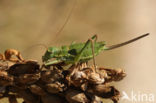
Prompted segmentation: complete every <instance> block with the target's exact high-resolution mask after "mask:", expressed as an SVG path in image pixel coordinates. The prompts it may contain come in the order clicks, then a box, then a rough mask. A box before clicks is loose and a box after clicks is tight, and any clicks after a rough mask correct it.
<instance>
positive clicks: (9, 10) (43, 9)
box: [0, 0, 156, 103]
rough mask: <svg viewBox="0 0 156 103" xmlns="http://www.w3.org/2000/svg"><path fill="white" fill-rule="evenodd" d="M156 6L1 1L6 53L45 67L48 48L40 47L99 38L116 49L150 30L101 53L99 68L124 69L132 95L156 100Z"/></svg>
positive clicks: (113, 1)
mask: <svg viewBox="0 0 156 103" xmlns="http://www.w3.org/2000/svg"><path fill="white" fill-rule="evenodd" d="M155 4H156V1H155V0H98V1H97V0H77V1H76V0H44V1H43V0H0V52H1V53H2V52H4V51H5V49H8V48H14V49H17V50H19V51H20V52H21V53H22V55H23V57H24V58H25V59H35V60H38V61H39V62H40V63H41V57H42V55H43V54H44V52H45V50H46V48H45V47H43V46H39V45H38V44H44V45H46V46H47V47H48V46H61V45H65V44H66V45H70V44H71V42H73V41H76V42H85V41H86V40H87V39H88V38H90V37H91V36H92V35H94V34H97V35H98V40H99V41H106V43H107V44H108V45H111V44H116V43H120V42H123V41H126V40H129V39H132V38H134V37H137V36H139V35H142V34H145V33H148V32H149V33H150V34H151V35H150V36H148V37H146V38H143V39H141V40H139V41H136V42H135V43H132V44H129V45H127V46H124V47H121V48H118V49H115V50H111V51H105V52H103V53H101V54H100V55H99V56H97V57H96V64H97V65H99V66H104V67H108V68H123V69H124V70H125V71H126V73H127V77H126V78H125V79H124V80H123V81H121V82H119V83H116V84H115V85H116V86H117V88H118V89H119V90H121V91H125V92H126V93H127V94H128V95H129V96H131V92H132V91H134V93H136V94H138V95H139V94H142V93H143V94H145V93H147V94H154V95H155V96H156V89H155V86H156V81H155V78H156V75H155V73H156V63H155V61H156V54H155V53H156V46H155V44H156V40H155V39H156V35H155V34H156V29H155V27H156V19H155V18H156V12H155V10H156V5H155ZM71 11H72V13H71ZM67 18H68V20H67ZM66 20H67V22H66ZM65 22H66V23H65ZM64 24H65V26H64V28H63V30H61V28H62V26H63V25H64ZM60 30H61V32H59V31H60ZM58 32H59V33H58ZM91 63H92V62H91ZM155 101H156V97H155ZM147 102H148V101H141V102H139V101H138V102H136V103H147ZM0 103H7V102H6V100H0ZM120 103H132V101H128V100H120ZM148 103H150V102H148ZM152 103H154V102H152Z"/></svg>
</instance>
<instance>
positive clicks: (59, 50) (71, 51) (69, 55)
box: [42, 33, 149, 66]
mask: <svg viewBox="0 0 156 103" xmlns="http://www.w3.org/2000/svg"><path fill="white" fill-rule="evenodd" d="M147 35H149V33H147V34H144V35H141V36H139V37H136V38H134V39H131V40H128V41H126V42H123V43H119V44H116V45H112V46H106V43H105V41H100V42H97V41H96V40H97V35H94V36H93V37H92V38H91V39H88V41H87V42H86V43H73V44H71V45H69V46H67V45H64V46H61V47H49V48H48V50H47V51H46V52H45V54H44V56H43V57H42V60H43V62H44V65H45V66H49V65H54V64H58V63H64V64H77V63H83V62H87V61H89V60H90V59H94V55H95V56H97V55H98V54H99V53H100V52H102V51H104V50H112V49H115V48H118V47H121V46H124V45H127V44H129V43H132V42H134V41H136V40H138V39H141V38H143V37H145V36H147ZM52 59H54V60H52Z"/></svg>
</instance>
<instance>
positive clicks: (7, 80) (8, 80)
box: [0, 70, 14, 86]
mask: <svg viewBox="0 0 156 103" xmlns="http://www.w3.org/2000/svg"><path fill="white" fill-rule="evenodd" d="M13 81H14V79H13V76H11V75H8V73H7V72H6V71H4V70H0V85H1V86H9V85H13Z"/></svg>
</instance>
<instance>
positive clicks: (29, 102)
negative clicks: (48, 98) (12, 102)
mask: <svg viewBox="0 0 156 103" xmlns="http://www.w3.org/2000/svg"><path fill="white" fill-rule="evenodd" d="M18 94H19V95H20V96H21V97H22V98H23V99H24V101H25V102H26V103H39V98H38V97H37V96H36V95H34V94H33V93H31V92H30V91H29V90H28V89H27V90H20V91H18Z"/></svg>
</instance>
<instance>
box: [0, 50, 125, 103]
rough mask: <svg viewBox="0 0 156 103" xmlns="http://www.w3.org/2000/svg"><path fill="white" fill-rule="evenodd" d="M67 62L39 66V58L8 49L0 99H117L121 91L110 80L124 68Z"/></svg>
mask: <svg viewBox="0 0 156 103" xmlns="http://www.w3.org/2000/svg"><path fill="white" fill-rule="evenodd" d="M13 55H15V56H17V58H16V59H18V60H17V61H16V62H15V61H14V60H13V59H12V56H13ZM6 56H8V57H7V59H6ZM12 60H13V61H12ZM64 66H65V65H64V64H62V63H58V64H54V65H50V66H49V67H48V66H44V65H42V66H40V65H39V64H38V62H37V61H32V60H31V61H30V60H23V59H21V56H20V53H19V52H18V51H14V50H7V51H6V52H5V55H0V99H1V98H4V97H7V98H9V102H10V103H17V101H16V98H22V99H23V100H24V102H23V103H103V102H102V100H101V98H102V99H110V100H112V101H113V102H114V103H118V101H119V98H120V92H119V91H118V90H117V89H116V88H115V87H114V86H111V85H109V84H110V83H111V82H112V81H116V82H118V81H120V80H122V79H123V78H124V77H125V76H126V74H125V72H124V71H123V70H122V69H108V68H103V67H98V66H89V65H88V64H87V63H77V64H73V65H71V66H70V67H64ZM95 68H96V69H95ZM104 103H105V102H104Z"/></svg>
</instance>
